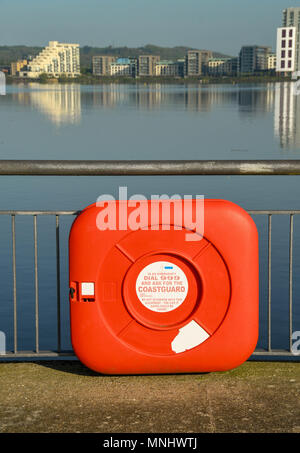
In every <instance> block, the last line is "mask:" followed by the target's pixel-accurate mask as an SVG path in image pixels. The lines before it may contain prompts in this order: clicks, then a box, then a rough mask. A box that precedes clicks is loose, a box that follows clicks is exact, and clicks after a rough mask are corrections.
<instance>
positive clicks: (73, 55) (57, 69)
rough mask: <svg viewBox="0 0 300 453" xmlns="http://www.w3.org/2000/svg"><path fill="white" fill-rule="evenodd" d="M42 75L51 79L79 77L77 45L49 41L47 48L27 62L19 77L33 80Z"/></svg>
mask: <svg viewBox="0 0 300 453" xmlns="http://www.w3.org/2000/svg"><path fill="white" fill-rule="evenodd" d="M43 73H45V74H49V75H51V76H52V77H59V76H61V75H64V76H66V77H76V76H78V75H80V55H79V44H69V43H68V44H66V43H59V42H58V41H50V42H49V44H48V46H46V47H45V48H44V49H43V50H42V51H41V52H40V53H39V54H38V55H37V56H36V57H34V58H33V59H32V60H31V61H30V62H28V64H27V67H24V68H22V71H20V77H28V78H32V79H34V78H38V77H40V75H41V74H43Z"/></svg>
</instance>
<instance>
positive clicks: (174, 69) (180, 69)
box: [155, 60, 184, 77]
mask: <svg viewBox="0 0 300 453" xmlns="http://www.w3.org/2000/svg"><path fill="white" fill-rule="evenodd" d="M155 75H156V76H169V77H183V76H184V60H177V61H171V60H161V61H159V62H158V63H156V67H155Z"/></svg>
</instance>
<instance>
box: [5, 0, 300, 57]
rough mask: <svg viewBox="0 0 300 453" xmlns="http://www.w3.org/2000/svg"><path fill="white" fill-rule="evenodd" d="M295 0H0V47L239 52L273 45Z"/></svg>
mask: <svg viewBox="0 0 300 453" xmlns="http://www.w3.org/2000/svg"><path fill="white" fill-rule="evenodd" d="M289 6H300V2H299V1H297V0H293V2H292V3H287V1H286V0H285V1H283V0H0V45H12V44H27V45H45V44H46V43H47V42H48V41H49V40H58V41H64V42H79V43H80V45H81V46H83V45H92V46H100V47H102V46H107V45H112V46H120V45H127V46H128V47H136V46H141V45H144V44H148V43H151V44H157V45H162V46H176V45H187V46H191V47H194V48H206V49H211V50H216V51H220V52H224V53H228V54H232V55H236V54H237V53H238V51H239V49H240V47H241V45H243V44H261V45H271V46H272V47H273V48H274V47H275V40H276V27H277V26H280V25H281V15H282V10H283V9H284V8H286V7H289Z"/></svg>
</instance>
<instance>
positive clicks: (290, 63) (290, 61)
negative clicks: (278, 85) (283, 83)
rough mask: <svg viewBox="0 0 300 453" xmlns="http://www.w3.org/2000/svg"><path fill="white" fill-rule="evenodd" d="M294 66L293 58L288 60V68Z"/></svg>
mask: <svg viewBox="0 0 300 453" xmlns="http://www.w3.org/2000/svg"><path fill="white" fill-rule="evenodd" d="M291 67H292V60H289V61H288V68H291Z"/></svg>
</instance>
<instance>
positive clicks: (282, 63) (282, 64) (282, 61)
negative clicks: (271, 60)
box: [281, 60, 284, 68]
mask: <svg viewBox="0 0 300 453" xmlns="http://www.w3.org/2000/svg"><path fill="white" fill-rule="evenodd" d="M281 67H282V68H284V60H281Z"/></svg>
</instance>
